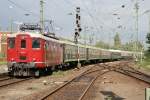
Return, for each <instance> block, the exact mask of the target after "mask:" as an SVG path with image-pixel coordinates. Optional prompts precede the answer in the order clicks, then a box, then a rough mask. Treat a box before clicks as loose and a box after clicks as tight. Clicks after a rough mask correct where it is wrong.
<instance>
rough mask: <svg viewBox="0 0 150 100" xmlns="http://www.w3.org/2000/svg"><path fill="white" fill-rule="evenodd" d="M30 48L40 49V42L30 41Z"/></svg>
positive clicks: (36, 40)
mask: <svg viewBox="0 0 150 100" xmlns="http://www.w3.org/2000/svg"><path fill="white" fill-rule="evenodd" d="M32 48H40V40H39V39H33V40H32Z"/></svg>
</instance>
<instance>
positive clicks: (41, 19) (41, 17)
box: [40, 0, 44, 34]
mask: <svg viewBox="0 0 150 100" xmlns="http://www.w3.org/2000/svg"><path fill="white" fill-rule="evenodd" d="M40 26H41V32H42V34H43V32H44V1H43V0H40Z"/></svg>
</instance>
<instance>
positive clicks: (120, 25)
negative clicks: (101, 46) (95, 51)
mask: <svg viewBox="0 0 150 100" xmlns="http://www.w3.org/2000/svg"><path fill="white" fill-rule="evenodd" d="M135 1H136V0H44V19H45V20H52V21H53V24H52V25H53V28H54V30H53V31H54V32H55V33H56V36H58V37H65V38H67V39H73V36H74V30H75V14H76V12H75V8H76V7H77V6H78V7H80V8H81V27H82V32H81V33H80V36H81V39H80V41H84V40H85V39H86V40H89V38H93V43H95V42H96V41H100V40H101V41H104V42H107V43H110V44H112V43H113V37H114V35H115V34H116V33H119V35H120V38H121V41H122V43H125V42H128V41H131V40H135V39H136V38H135V37H136V31H135V25H136V22H135V20H136V17H135ZM137 1H138V2H139V18H138V23H139V26H138V29H139V32H138V39H139V40H140V41H141V42H142V43H144V44H145V40H146V39H145V37H146V34H147V32H148V31H149V18H148V13H146V14H143V13H144V12H145V11H146V10H150V6H149V4H150V0H137ZM26 14H29V16H25V15H26ZM39 19H40V0H1V3H0V28H1V30H8V29H10V26H11V22H13V28H14V30H17V26H18V24H19V23H31V22H33V23H37V22H39ZM86 42H88V41H86Z"/></svg>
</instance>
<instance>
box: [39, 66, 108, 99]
mask: <svg viewBox="0 0 150 100" xmlns="http://www.w3.org/2000/svg"><path fill="white" fill-rule="evenodd" d="M94 66H98V68H97V69H92V68H91V69H89V70H87V71H85V72H83V73H82V74H80V75H79V76H77V77H75V78H73V79H72V80H70V81H68V82H67V83H65V84H64V85H62V86H61V87H58V88H56V89H55V90H53V91H52V92H50V93H47V94H46V95H44V96H42V97H41V98H38V100H49V99H50V100H82V99H83V98H84V96H85V94H86V93H87V91H88V89H89V88H90V87H91V86H92V85H93V84H94V82H95V80H96V79H97V78H98V77H99V76H100V75H102V74H104V73H106V72H109V70H106V69H105V68H104V67H102V66H101V65H99V64H96V65H94ZM99 66H101V67H99ZM68 90H69V91H68ZM58 95H59V96H58Z"/></svg>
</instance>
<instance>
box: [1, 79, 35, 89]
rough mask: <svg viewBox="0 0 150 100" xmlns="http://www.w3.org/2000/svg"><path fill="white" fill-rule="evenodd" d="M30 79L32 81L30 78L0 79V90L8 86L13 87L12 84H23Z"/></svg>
mask: <svg viewBox="0 0 150 100" xmlns="http://www.w3.org/2000/svg"><path fill="white" fill-rule="evenodd" d="M30 79H32V78H25V79H17V78H10V77H7V78H4V79H0V88H2V87H6V86H10V85H14V84H17V83H21V82H24V81H27V80H30Z"/></svg>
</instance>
